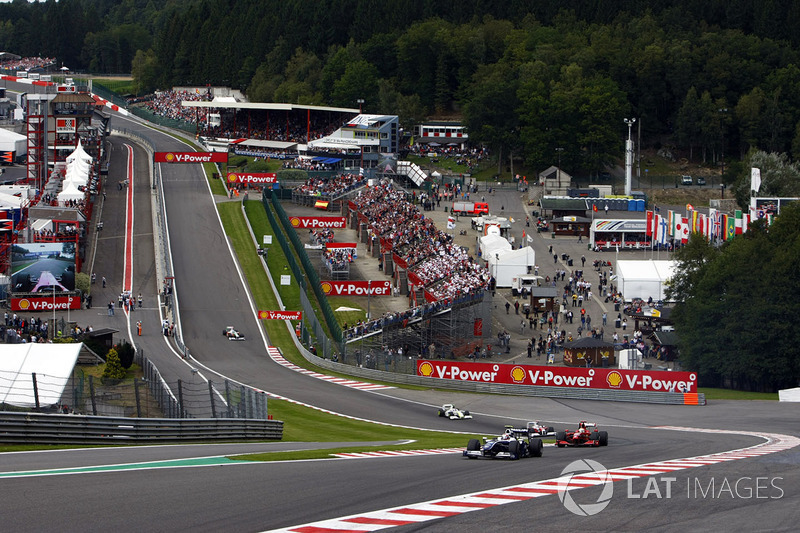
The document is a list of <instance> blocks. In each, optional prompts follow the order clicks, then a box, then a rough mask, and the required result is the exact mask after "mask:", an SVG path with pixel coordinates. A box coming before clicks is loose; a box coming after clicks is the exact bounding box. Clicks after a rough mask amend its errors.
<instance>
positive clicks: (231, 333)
mask: <svg viewBox="0 0 800 533" xmlns="http://www.w3.org/2000/svg"><path fill="white" fill-rule="evenodd" d="M222 334H223V335H225V336H226V337H228V340H229V341H243V340H244V335H242V334H241V333H239V330H237V329H236V328H234V327H233V326H228V327H226V328H225V329H224V330H222Z"/></svg>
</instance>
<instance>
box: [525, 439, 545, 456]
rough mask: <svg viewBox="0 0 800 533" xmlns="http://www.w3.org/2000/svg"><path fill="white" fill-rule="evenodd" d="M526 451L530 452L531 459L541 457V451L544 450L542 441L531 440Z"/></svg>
mask: <svg viewBox="0 0 800 533" xmlns="http://www.w3.org/2000/svg"><path fill="white" fill-rule="evenodd" d="M528 449H529V450H530V451H531V457H541V456H542V450H543V449H544V445H543V444H542V439H531V443H530V444H529V445H528Z"/></svg>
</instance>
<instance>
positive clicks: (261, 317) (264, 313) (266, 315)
mask: <svg viewBox="0 0 800 533" xmlns="http://www.w3.org/2000/svg"><path fill="white" fill-rule="evenodd" d="M268 316H269V313H267V312H266V311H259V312H258V318H259V319H262V320H263V319H265V318H267V317H268Z"/></svg>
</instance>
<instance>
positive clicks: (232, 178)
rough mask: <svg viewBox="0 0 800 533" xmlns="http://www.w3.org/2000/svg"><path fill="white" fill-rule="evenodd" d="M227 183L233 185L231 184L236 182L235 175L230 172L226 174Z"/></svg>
mask: <svg viewBox="0 0 800 533" xmlns="http://www.w3.org/2000/svg"><path fill="white" fill-rule="evenodd" d="M228 181H229V182H230V183H233V182H235V181H236V174H234V173H233V172H231V173H230V174H228Z"/></svg>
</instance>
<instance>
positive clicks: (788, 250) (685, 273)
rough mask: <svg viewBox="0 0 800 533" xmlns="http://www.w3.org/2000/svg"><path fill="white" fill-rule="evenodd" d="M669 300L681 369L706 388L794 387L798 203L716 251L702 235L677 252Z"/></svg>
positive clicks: (798, 362) (799, 362)
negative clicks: (692, 373)
mask: <svg viewBox="0 0 800 533" xmlns="http://www.w3.org/2000/svg"><path fill="white" fill-rule="evenodd" d="M675 255H676V259H677V261H678V271H677V275H676V276H675V278H673V280H672V283H671V286H670V287H669V289H668V297H670V298H674V299H676V300H677V301H679V302H681V303H680V304H679V305H678V306H676V308H675V311H674V312H673V318H674V320H675V326H676V329H677V330H678V331H679V332H680V337H681V341H682V343H681V362H682V363H683V365H684V366H685V367H687V368H691V369H692V370H695V371H697V372H698V374H699V378H700V380H701V383H703V385H705V386H722V387H732V388H737V389H748V390H758V391H767V392H774V391H776V390H778V389H781V388H788V387H796V386H798V380H800V348H798V334H797V328H796V327H795V324H794V319H793V318H794V317H795V316H797V312H798V306H799V305H800V304H799V302H800V285H798V284H797V283H796V281H795V280H796V279H797V277H798V274H800V262H798V259H800V204H798V203H793V204H791V205H789V206H787V207H785V208H784V209H782V210H781V215H780V216H779V217H776V219H775V223H774V224H772V225H771V226H767V225H766V221H765V220H759V221H757V222H756V223H754V224H752V225H751V226H750V229H749V230H748V231H747V233H745V234H743V235H740V236H737V237H736V238H735V239H733V240H731V241H730V242H729V243H727V244H725V245H724V247H723V248H721V249H720V248H717V247H715V246H713V245H712V244H710V243H709V242H708V239H706V238H704V237H702V236H701V235H697V234H696V235H693V236H692V237H691V238H690V239H689V244H688V245H687V246H686V247H684V248H682V249H680V250H678V251H677V252H676V254H675Z"/></svg>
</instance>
